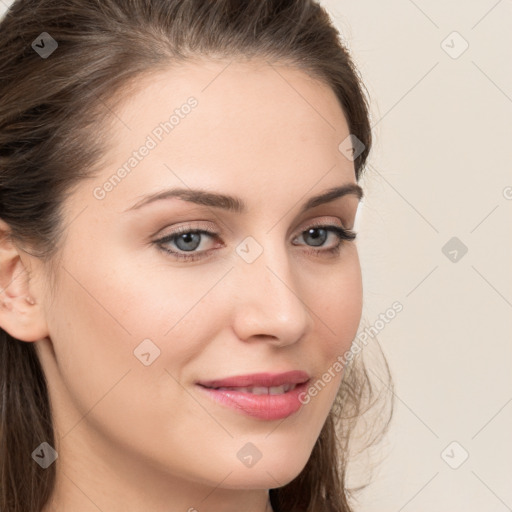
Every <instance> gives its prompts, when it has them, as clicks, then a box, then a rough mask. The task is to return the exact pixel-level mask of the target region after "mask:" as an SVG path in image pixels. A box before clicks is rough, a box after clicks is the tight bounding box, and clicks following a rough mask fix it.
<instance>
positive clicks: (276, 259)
mask: <svg viewBox="0 0 512 512" xmlns="http://www.w3.org/2000/svg"><path fill="white" fill-rule="evenodd" d="M237 253H238V254H239V256H240V258H241V260H240V261H238V262H237V266H238V268H237V271H236V279H237V280H238V283H237V299H238V301H237V306H236V307H237V315H236V316H237V318H236V327H237V329H238V334H239V336H240V337H241V338H244V339H245V338H249V337H250V336H252V335H268V336H273V337H276V338H278V339H279V341H280V343H282V344H286V343H293V342H294V341H296V340H297V339H299V338H300V337H301V335H302V333H303V332H304V330H305V329H306V328H307V326H308V322H309V321H310V315H309V312H308V309H307V306H306V304H305V300H304V297H302V296H301V292H300V283H299V282H298V280H297V276H296V275H294V272H293V269H292V268H291V263H290V258H289V254H288V252H287V249H286V244H284V243H283V242H282V239H281V238H279V237H278V236H276V233H274V234H273V235H269V234H266V235H261V236H259V237H258V241H257V240H256V239H255V238H252V237H247V238H246V239H245V240H244V241H243V242H242V243H241V244H239V246H238V247H237Z"/></svg>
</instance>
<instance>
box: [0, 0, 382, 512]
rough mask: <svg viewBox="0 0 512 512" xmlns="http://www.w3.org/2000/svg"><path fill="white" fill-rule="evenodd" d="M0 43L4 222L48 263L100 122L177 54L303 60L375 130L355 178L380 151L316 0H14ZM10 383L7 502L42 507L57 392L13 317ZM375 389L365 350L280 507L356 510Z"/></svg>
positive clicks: (275, 500) (7, 356)
mask: <svg viewBox="0 0 512 512" xmlns="http://www.w3.org/2000/svg"><path fill="white" fill-rule="evenodd" d="M42 32H46V33H48V34H49V35H50V36H51V37H52V38H53V39H54V40H55V41H57V44H58V47H57V49H56V50H55V51H54V53H52V54H51V55H49V56H47V58H44V57H43V56H42V55H41V54H40V53H39V54H38V52H37V51H36V48H34V47H33V46H32V45H33V42H34V41H36V40H39V38H40V34H41V33H42ZM0 48H2V52H1V53H0V218H1V219H3V220H4V221H5V222H6V223H7V224H8V225H9V227H10V230H11V231H10V233H9V234H8V235H7V234H6V235H5V236H9V237H10V239H11V240H12V241H13V242H15V243H16V244H19V245H20V246H21V245H25V247H30V249H31V251H33V252H34V255H36V256H37V257H38V258H40V259H41V261H42V262H44V263H45V264H47V268H48V275H50V276H51V275H53V271H54V269H55V265H56V262H55V258H54V256H55V255H56V254H57V252H58V251H57V250H58V248H59V244H60V243H62V239H63V237H62V235H63V233H64V232H65V225H64V223H63V211H62V204H63V201H64V199H65V198H66V196H67V195H68V194H70V193H71V191H72V190H73V188H74V187H75V186H77V185H79V184H80V182H81V181H82V180H85V179H88V178H90V177H91V176H93V172H94V170H98V169H101V157H102V155H104V154H105V153H106V151H107V149H108V138H107V137H104V136H102V134H103V135H104V134H105V133H106V132H105V129H106V127H108V126H109V124H108V123H110V122H112V119H111V117H112V116H111V112H112V109H113V108H114V107H115V105H117V102H118V101H121V99H122V98H123V97H124V96H123V94H121V93H126V92H127V91H128V92H129V91H130V87H131V86H132V85H134V86H136V84H137V80H138V79H140V78H141V77H142V76H144V75H147V74H150V73H151V72H153V71H157V70H159V69H168V68H169V66H170V65H172V63H174V62H178V61H185V60H186V59H193V58H195V57H205V58H228V59H232V58H233V59H236V58H239V59H245V58H251V57H253V56H255V57H263V58H266V59H268V60H269V61H272V62H279V63H287V64H290V65H292V66H295V67H297V68H300V69H302V70H304V71H305V72H306V73H308V74H309V75H310V76H311V77H313V78H316V79H319V80H321V81H323V82H324V83H326V84H328V85H329V86H330V87H331V88H332V90H333V91H334V92H335V94H336V96H337V98H338V100H339V103H340V106H341V107H342V109H343V112H344V114H345V116H346V119H347V122H348V125H349V129H350V133H351V134H354V135H355V136H356V137H357V138H358V139H359V140H360V141H361V142H362V143H363V144H364V150H363V151H362V152H361V154H360V155H359V156H358V157H357V158H355V160H354V165H355V171H356V178H357V180H359V179H360V176H361V173H362V170H363V168H364V165H365V162H366V159H367V156H368V153H369V151H370V147H371V142H372V141H371V128H370V123H369V116H368V105H367V100H366V98H365V95H364V94H363V85H362V83H361V81H360V78H359V75H358V72H357V70H356V69H355V67H354V65H353V63H352V61H351V58H350V56H349V54H348V52H347V50H346V49H345V47H344V45H343V43H342V41H341V38H340V35H339V33H338V31H337V30H336V28H335V27H334V26H333V25H332V23H331V21H330V18H329V16H328V13H327V12H326V11H325V9H324V8H322V7H321V6H320V5H319V4H318V3H316V2H314V1H312V0H309V1H308V0H245V1H244V2H238V1H234V0H209V1H204V0H37V1H35V0H17V1H15V2H14V3H13V4H12V6H11V7H10V9H9V10H8V12H7V14H6V16H5V18H4V19H3V20H2V22H1V23H0ZM109 116H110V117H109ZM100 129H101V132H100ZM340 142H341V141H340ZM0 235H1V233H0ZM23 250H27V249H23ZM27 252H28V251H27ZM2 292H3V290H2ZM386 367H387V364H386ZM388 389H389V387H388ZM0 390H1V398H0V510H1V511H2V512H40V510H41V509H42V508H43V507H44V505H45V504H46V503H47V502H48V500H49V497H50V496H51V494H52V491H53V488H54V484H55V477H56V464H58V460H57V462H56V464H52V465H51V466H50V467H48V468H47V469H42V468H41V467H40V466H39V465H38V464H35V463H34V461H33V460H32V457H31V454H32V452H33V451H34V449H35V448H36V447H37V446H38V445H39V444H40V443H41V442H43V441H46V442H48V443H49V444H50V445H52V446H55V444H54V441H55V439H54V431H53V426H52V415H51V403H50V398H49V395H48V392H47V386H46V380H45V375H44V372H43V370H42V367H41V365H40V363H39V360H38V357H37V354H36V351H35V347H34V344H33V343H30V342H22V341H20V340H17V339H15V338H13V337H12V336H10V335H9V334H8V333H7V332H5V331H4V330H2V329H0ZM374 398H375V389H374V387H373V386H372V384H371V381H370V379H369V378H368V373H367V370H366V369H365V367H364V364H363V362H362V359H361V357H360V356H356V357H355V358H354V360H353V361H352V362H351V364H347V366H346V368H345V371H344V376H343V381H342V385H341V386H340V390H339V393H338V395H337V397H336V401H335V404H334V407H333V408H332V411H331V412H330V414H329V416H328V418H327V420H326V422H325V425H324V427H323V429H322V431H321V434H320V436H319V438H318V440H317V442H316V444H315V446H314V448H313V451H312V454H311V457H310V459H309V461H308V463H307V464H306V466H305V467H304V469H303V470H302V472H301V473H300V474H299V475H298V476H297V478H295V479H294V480H293V481H292V482H290V483H288V484H287V485H285V486H283V487H280V488H276V489H271V490H270V499H271V503H272V506H273V507H274V510H275V511H276V512H281V511H293V512H350V511H351V510H352V508H351V505H349V498H350V492H349V491H348V490H347V489H346V485H345V475H346V467H347V462H348V449H349V445H348V443H349V438H350V437H351V432H352V431H353V429H354V427H355V425H356V422H357V419H358V418H359V417H360V416H361V415H362V414H363V412H364V411H365V410H366V409H368V408H369V407H370V406H371V405H373V403H374ZM389 418H391V415H390V416H389ZM388 423H389V422H387V423H386V427H387V425H388ZM382 432H384V429H383V430H382Z"/></svg>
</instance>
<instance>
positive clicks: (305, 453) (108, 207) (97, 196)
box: [31, 61, 362, 510]
mask: <svg viewBox="0 0 512 512" xmlns="http://www.w3.org/2000/svg"><path fill="white" fill-rule="evenodd" d="M226 66H227V67H226ZM140 83H141V84H142V83H144V86H143V87H141V88H140V90H138V92H137V93H136V94H135V95H132V96H131V97H129V99H128V100H127V101H126V103H123V104H122V106H121V107H119V108H118V109H117V110H116V111H115V112H113V115H114V118H113V119H114V121H113V124H112V126H113V127H114V129H112V130H111V132H110V134H109V136H108V137H109V143H111V144H112V148H113V149H112V150H111V151H110V152H109V153H108V154H107V155H106V158H105V162H108V163H105V166H104V168H103V169H102V171H101V173H100V174H99V175H98V176H97V177H95V178H94V179H93V180H91V181H83V182H81V184H80V186H79V187H78V188H77V189H76V190H75V191H74V192H73V193H72V195H71V196H70V197H68V198H67V200H66V202H65V219H64V222H65V224H66V234H65V238H64V240H63V245H62V252H61V253H60V255H59V256H60V257H61V259H60V265H59V267H58V270H57V280H56V289H55V294H54V296H52V297H51V298H50V296H49V295H44V294H43V292H42V290H43V287H41V288H40V291H37V290H31V291H32V292H33V294H34V295H36V296H37V299H38V302H39V303H40V304H42V307H43V309H44V319H45V325H46V329H47V333H48V337H46V338H44V339H41V340H39V341H37V343H36V346H37V351H38V354H39V357H40V358H41V361H42V364H43V367H44V371H45V373H46V376H47V379H48V383H49V390H50V396H51V400H52V405H53V408H54V421H55V427H56V432H57V439H58V444H57V449H58V451H59V464H60V465H61V468H62V470H63V471H64V473H65V474H66V475H67V476H68V477H69V479H70V480H72V481H73V482H75V483H76V484H77V485H78V486H79V487H80V489H81V491H80V492H81V493H82V494H85V495H87V496H88V498H87V500H88V501H90V500H92V499H93V498H92V497H93V496H94V499H95V500H96V501H95V503H97V505H98V506H99V507H100V508H101V509H104V507H103V506H106V505H107V504H108V503H109V501H108V500H109V499H110V497H107V496H106V494H105V492H104V491H103V492H102V491H101V489H103V490H104V489H105V488H108V489H111V490H112V489H114V488H119V489H120V488H121V487H122V486H123V485H126V484H127V482H129V483H130V485H131V486H132V487H129V489H130V490H128V491H127V492H128V493H132V492H133V493H135V490H134V489H137V490H138V492H140V490H141V489H143V490H144V494H145V496H146V497H147V496H152V497H153V498H152V500H154V501H151V503H152V504H153V505H155V507H156V504H157V501H158V500H159V499H160V498H162V500H164V499H165V493H167V494H168V495H169V494H171V495H172V496H173V499H177V497H178V496H181V495H182V494H183V493H186V492H187V491H188V490H190V489H196V490H197V489H198V486H199V487H201V488H204V489H203V490H202V491H200V492H196V493H195V494H192V495H193V496H195V502H190V500H188V501H186V502H185V501H184V502H183V506H184V505H186V504H187V503H188V506H189V507H196V508H197V509H198V510H202V509H201V501H202V500H205V501H204V507H203V509H204V508H205V507H206V506H207V505H208V504H209V503H213V501H214V500H215V499H216V498H215V496H217V497H219V496H222V495H223V493H226V492H228V490H231V492H233V491H234V490H238V491H240V490H242V489H244V490H247V489H252V490H261V489H269V488H274V487H279V486H282V485H285V484H286V483H288V482H289V481H291V480H292V479H293V478H295V477H296V476H297V475H298V474H299V472H300V471H301V470H302V469H303V467H304V466H305V464H306V462H307V460H308V458H309V457H310V455H311V451H312V449H313V446H314V444H315V441H316V440H317V438H318V436H319V434H320V431H321V429H322V426H323V424H324V422H325V420H326V418H327V415H328V413H329V410H330V408H331V406H332V404H333V401H334V399H335V395H336V392H337V390H338V388H339V385H340V382H341V378H342V372H340V371H333V368H334V363H335V361H336V358H337V357H338V356H340V355H342V354H343V353H344V352H345V351H346V350H347V349H348V348H349V347H350V344H351V342H352V340H353V338H354V337H355V335H356V333H357V328H358V325H359V320H360V315H361V307H362V282H361V272H360V266H359V259H358V253H357V248H356V245H355V242H353V241H349V240H347V241H343V240H342V241H341V247H340V250H339V252H338V253H336V252H333V251H331V252H330V250H331V249H333V248H334V247H336V245H338V244H339V243H340V240H339V238H338V237H337V235H336V232H335V231H334V230H332V229H327V230H325V231H323V230H322V229H317V230H313V231H311V232H308V230H309V229H310V228H312V227H314V226H315V224H316V225H322V226H334V227H344V228H349V229H350V228H352V227H353V223H354V220H355V215H356V210H357V207H358V204H359V198H358V196H357V194H355V193H354V192H352V193H348V194H345V195H343V196H340V197H337V198H336V199H333V200H331V201H329V202H324V203H320V204H317V205H316V206H313V207H309V208H307V209H306V210H305V211H303V207H304V205H306V203H307V202H308V200H309V199H310V198H312V197H313V196H317V195H319V194H322V193H324V192H326V191H328V190H330V189H332V188H334V187H340V186H344V185H350V184H352V185H355V184H356V179H355V173H354V164H353V161H351V159H349V158H347V157H346V156H345V154H344V153H343V152H342V151H340V149H339V145H340V144H341V143H342V142H343V141H345V139H346V138H347V137H348V136H349V133H350V132H349V129H348V125H347V121H346V119H345V118H344V115H343V113H342V110H341V108H340V106H339V104H338V101H337V99H336V97H335V95H334V93H333V92H332V90H331V89H330V88H328V87H327V86H326V85H323V84H320V83H319V82H316V81H313V80H312V79H311V78H309V77H308V76H307V75H306V74H304V73H303V72H301V71H298V70H296V69H293V68H289V67H283V66H271V65H269V64H267V63H265V62H263V61H258V62H256V61H253V62H250V63H237V62H232V63H231V64H230V65H228V61H223V62H221V63H213V62H197V63H196V64H191V63H189V64H186V65H183V66H182V67H180V68H177V69H174V70H169V71H166V72H160V73H158V74H157V75H155V76H153V77H151V79H149V80H144V82H140ZM189 98H194V99H193V100H189ZM187 100H189V102H188V107H187V106H186V105H187ZM173 114H174V116H175V117H174V118H172V119H171V122H169V119H170V117H171V115H173ZM166 122H167V123H168V124H167V125H165V123H166ZM161 123H162V124H161ZM142 146H145V147H146V149H145V150H144V149H141V148H142ZM123 166H124V169H125V170H124V172H123V171H120V170H119V169H120V168H122V167H123ZM174 188H180V189H186V190H191V189H194V190H195V189H201V190H203V191H208V192H209V193H211V194H223V195H229V196H233V197H236V198H237V201H238V202H239V203H243V204H244V208H243V211H242V210H241V211H235V210H234V209H228V208H226V206H227V205H228V204H231V203H228V202H227V201H219V203H218V204H217V202H215V203H214V202H209V203H207V204H196V203H195V202H193V201H188V200H186V198H180V197H177V196H174V197H172V196H168V197H167V198H165V197H164V198H160V199H158V200H153V201H150V202H147V203H146V204H144V205H140V204H139V206H138V207H136V208H134V205H135V204H136V203H140V202H141V201H144V200H145V198H147V197H148V196H151V195H153V194H160V193H163V192H165V191H168V190H170V189H174ZM178 229H180V230H183V233H189V234H188V235H186V234H185V235H183V234H182V235H181V238H180V237H179V236H175V237H174V239H171V238H170V237H171V235H173V234H175V235H176V234H177V230H178ZM193 230H201V231H204V233H199V234H197V233H196V234H194V233H190V232H191V231H193ZM164 237H167V240H164V241H159V240H161V239H163V238H164ZM315 250H316V251H318V252H317V253H316V254H315V253H314V252H313V251H315ZM167 251H169V252H167ZM175 253H179V254H180V255H182V256H186V255H188V256H189V257H190V256H191V257H193V258H194V259H188V260H185V259H180V257H179V256H177V255H176V254H175ZM292 370H300V371H302V372H305V373H306V374H307V376H308V377H309V379H310V380H309V383H310V384H311V385H312V384H313V383H315V382H316V381H317V380H318V379H320V378H321V376H322V374H324V372H328V371H329V370H331V373H332V374H333V375H334V377H333V378H331V380H330V381H329V382H328V383H327V384H325V383H324V385H325V387H324V388H323V389H322V390H321V391H319V392H318V393H317V394H316V396H314V397H313V398H311V399H310V400H309V401H308V403H307V404H304V405H302V406H301V407H300V408H299V409H298V410H295V409H294V404H295V405H297V400H295V402H294V401H293V400H289V401H287V400H284V401H283V402H285V403H281V402H279V403H277V402H276V403H277V405H276V403H274V402H272V400H274V401H275V400H281V399H282V398H283V397H281V398H276V397H275V396H272V397H271V398H269V397H266V398H264V399H262V397H261V396H260V398H255V399H254V400H253V401H255V402H258V401H259V402H258V403H256V405H254V404H253V405H251V404H252V402H251V401H250V400H251V398H250V397H249V401H248V402H244V404H245V405H246V406H244V405H243V404H242V406H241V405H240V403H239V402H236V403H238V407H237V406H236V405H235V403H233V404H232V405H229V402H227V403H226V402H224V403H221V402H220V401H218V400H216V399H214V396H225V397H228V399H229V396H234V395H233V394H231V395H230V393H228V392H222V391H206V389H205V388H203V387H201V386H200V385H199V384H198V382H206V381H212V380H217V379H225V378H228V377H234V376H243V375H250V374H256V373H270V374H280V373H283V372H288V371H292ZM301 380H303V379H301ZM239 384H240V383H239ZM256 384H259V386H258V387H262V386H261V382H257V383H256ZM217 387H218V386H217ZM263 387H265V386H263ZM254 391H255V390H254V389H253V390H252V391H251V392H252V393H253V398H254V396H255V395H254ZM274 391H275V392H279V390H274ZM256 392H261V390H256ZM280 392H282V390H281V391H280ZM264 400H266V401H267V402H268V403H267V406H266V405H265V403H263V401H264ZM273 403H274V406H275V407H277V409H278V412H276V411H275V410H274V412H272V404H273ZM287 408H289V409H287ZM286 410H287V412H286ZM293 411H294V412H293ZM286 414H288V415H286ZM283 415H285V417H282V416H283ZM67 483H68V484H69V480H67ZM61 484H62V485H63V486H65V482H64V481H63V482H61ZM69 487H71V485H69ZM213 488H216V490H215V492H214V495H211V496H209V493H211V492H212V489H213ZM69 492H71V491H69ZM76 492H77V495H80V496H81V494H80V493H78V491H76ZM189 495H190V493H189ZM207 496H208V498H207ZM226 496H227V495H226ZM167 497H168V496H167ZM82 499H83V500H84V502H85V501H87V500H86V498H85V497H83V496H82ZM134 499H135V498H134ZM206 500H207V501H206ZM168 503H169V502H168ZM180 505H181V502H180ZM107 508H108V507H107ZM154 510H157V508H154ZM158 510H160V509H158ZM168 510H170V509H168ZM185 510H186V509H185Z"/></svg>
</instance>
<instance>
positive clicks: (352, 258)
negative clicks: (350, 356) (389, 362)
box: [309, 246, 363, 359]
mask: <svg viewBox="0 0 512 512" xmlns="http://www.w3.org/2000/svg"><path fill="white" fill-rule="evenodd" d="M347 253H348V254H346V257H345V258H344V259H343V260H342V263H340V265H339V266H337V267H333V269H332V271H331V274H330V276H329V279H323V280H322V283H321V284H322V286H319V287H318V288H317V291H316V293H314V294H313V292H312V293H311V294H310V298H309V300H310V301H311V304H312V309H313V312H314V314H315V315H316V324H317V325H318V327H317V330H318V332H319V333H323V334H322V336H321V338H320V339H321V340H323V345H322V346H323V349H324V351H325V355H326V356H328V357H329V358H330V359H334V358H336V357H337V356H338V355H341V354H342V353H344V352H345V351H346V350H348V349H349V348H350V344H351V343H352V341H353V339H354V338H355V336H356V334H357V329H358V327H359V323H360V320H361V314H362V307H363V286H362V278H361V267H360V264H359V258H358V255H357V249H356V248H355V247H354V246H352V247H350V252H348V251H347ZM317 334H318V333H317Z"/></svg>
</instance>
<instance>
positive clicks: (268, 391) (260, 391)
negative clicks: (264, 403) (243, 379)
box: [215, 384, 297, 395]
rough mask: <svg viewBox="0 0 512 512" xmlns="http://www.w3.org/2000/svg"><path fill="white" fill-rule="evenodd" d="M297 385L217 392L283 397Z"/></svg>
mask: <svg viewBox="0 0 512 512" xmlns="http://www.w3.org/2000/svg"><path fill="white" fill-rule="evenodd" d="M296 386H297V384H283V385H282V386H272V387H270V388H267V387H264V386H255V387H252V388H249V387H246V388H215V389H217V390H229V391H239V392H241V393H252V394H253V395H282V394H283V393H287V392H288V391H291V390H292V389H295V387H296Z"/></svg>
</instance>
